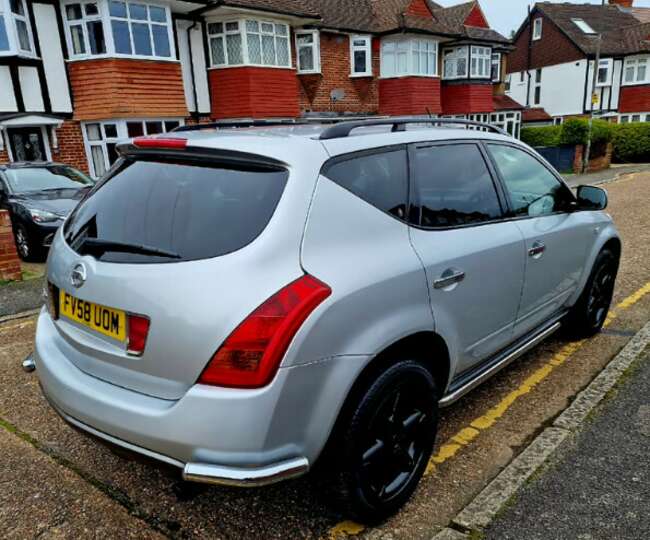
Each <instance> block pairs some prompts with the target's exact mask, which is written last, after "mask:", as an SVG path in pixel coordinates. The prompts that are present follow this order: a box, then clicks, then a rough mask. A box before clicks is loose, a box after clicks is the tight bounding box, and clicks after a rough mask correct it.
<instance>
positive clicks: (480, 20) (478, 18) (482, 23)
mask: <svg viewBox="0 0 650 540" xmlns="http://www.w3.org/2000/svg"><path fill="white" fill-rule="evenodd" d="M465 24H466V25H467V26H477V27H479V28H490V25H489V24H488V22H487V21H486V20H485V15H483V11H482V10H481V8H480V6H479V5H478V4H476V5H475V6H474V7H473V8H472V11H470V13H469V15H468V16H467V19H465Z"/></svg>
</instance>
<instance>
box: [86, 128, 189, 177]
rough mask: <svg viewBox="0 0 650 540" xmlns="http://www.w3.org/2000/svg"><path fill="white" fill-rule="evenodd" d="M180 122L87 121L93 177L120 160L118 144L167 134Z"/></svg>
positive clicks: (88, 156) (87, 139)
mask: <svg viewBox="0 0 650 540" xmlns="http://www.w3.org/2000/svg"><path fill="white" fill-rule="evenodd" d="M181 123H182V120H180V119H154V118H151V119H146V120H107V121H104V122H88V123H86V124H84V126H83V134H84V140H85V143H86V154H87V158H88V163H89V165H90V174H91V176H93V177H94V178H100V177H101V176H103V175H104V174H105V173H106V171H108V169H110V168H111V167H112V166H113V164H114V163H115V162H116V161H117V158H118V154H117V150H116V147H117V143H118V142H121V141H124V140H126V139H131V138H134V137H142V136H144V135H157V134H159V133H167V132H169V131H171V130H173V129H175V128H177V127H178V126H180V125H181Z"/></svg>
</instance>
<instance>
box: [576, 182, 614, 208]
mask: <svg viewBox="0 0 650 540" xmlns="http://www.w3.org/2000/svg"><path fill="white" fill-rule="evenodd" d="M577 197H578V209H580V210H605V208H607V192H606V191H605V190H604V189H601V188H598V187H595V186H580V187H578V193H577Z"/></svg>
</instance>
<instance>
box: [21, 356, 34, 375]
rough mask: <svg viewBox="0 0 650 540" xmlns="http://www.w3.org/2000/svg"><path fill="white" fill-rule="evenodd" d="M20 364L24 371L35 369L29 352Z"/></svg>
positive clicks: (28, 371)
mask: <svg viewBox="0 0 650 540" xmlns="http://www.w3.org/2000/svg"><path fill="white" fill-rule="evenodd" d="M22 366H23V371H24V372H25V373H31V372H32V371H34V370H35V369H36V364H35V363H34V358H33V357H32V355H31V354H30V355H29V356H28V357H27V358H25V359H24V360H23V363H22Z"/></svg>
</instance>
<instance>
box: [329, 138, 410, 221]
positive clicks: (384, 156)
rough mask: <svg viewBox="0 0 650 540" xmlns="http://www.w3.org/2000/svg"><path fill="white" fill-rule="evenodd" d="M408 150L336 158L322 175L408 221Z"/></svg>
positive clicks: (368, 201) (379, 207)
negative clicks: (406, 217) (406, 218)
mask: <svg viewBox="0 0 650 540" xmlns="http://www.w3.org/2000/svg"><path fill="white" fill-rule="evenodd" d="M407 163H408V162H407V156H406V150H405V149H397V150H383V151H381V152H373V153H370V154H363V155H358V156H354V157H344V158H336V159H335V160H334V161H332V162H330V163H329V164H327V165H326V166H325V168H324V169H323V175H324V176H326V177H327V178H329V179H330V180H333V181H334V182H336V183H337V184H338V185H340V186H341V187H343V188H345V189H347V190H348V191H351V192H352V193H354V194H355V195H356V196H357V197H359V198H361V199H363V200H364V201H366V202H367V203H369V204H372V205H373V206H374V207H375V208H378V209H379V210H382V211H383V212H386V213H388V214H391V215H393V216H395V217H396V218H398V219H405V216H406V204H407V199H408V165H407Z"/></svg>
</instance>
